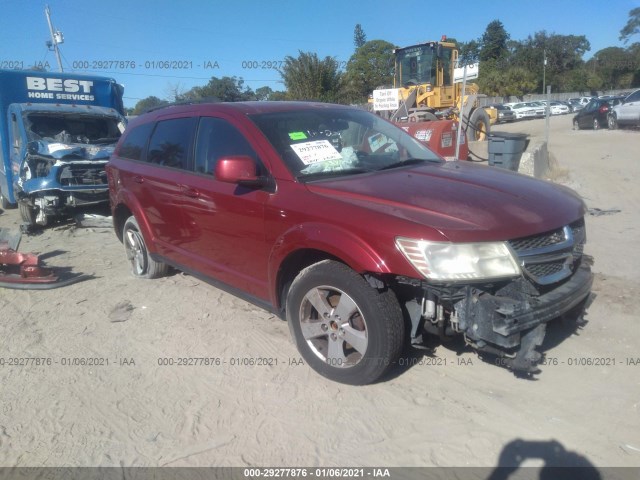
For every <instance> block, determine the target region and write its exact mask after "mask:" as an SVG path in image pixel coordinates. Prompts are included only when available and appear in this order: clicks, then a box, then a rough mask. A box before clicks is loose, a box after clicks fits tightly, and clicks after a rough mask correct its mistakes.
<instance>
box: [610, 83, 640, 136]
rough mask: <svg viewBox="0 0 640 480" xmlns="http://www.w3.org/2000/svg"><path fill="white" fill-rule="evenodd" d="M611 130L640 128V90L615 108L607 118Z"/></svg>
mask: <svg viewBox="0 0 640 480" xmlns="http://www.w3.org/2000/svg"><path fill="white" fill-rule="evenodd" d="M607 124H608V125H609V128H611V129H614V128H617V127H618V126H621V127H622V126H635V127H640V90H636V91H635V92H633V93H631V94H630V95H629V96H628V97H627V98H625V99H624V101H623V102H622V103H621V104H619V105H616V106H614V107H613V111H612V112H611V113H610V114H609V115H608V117H607Z"/></svg>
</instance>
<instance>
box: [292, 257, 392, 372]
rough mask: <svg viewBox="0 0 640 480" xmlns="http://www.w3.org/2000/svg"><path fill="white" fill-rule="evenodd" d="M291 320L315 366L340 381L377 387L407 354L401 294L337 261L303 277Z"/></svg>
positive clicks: (294, 288)
mask: <svg viewBox="0 0 640 480" xmlns="http://www.w3.org/2000/svg"><path fill="white" fill-rule="evenodd" d="M312 301H313V302H315V305H314V304H313V303H312ZM320 310H324V311H323V312H321V311H320ZM287 321H288V322H289V329H290V330H291V335H292V337H293V340H294V342H295V344H296V346H297V347H298V351H299V352H300V354H301V355H302V357H303V358H304V359H305V361H306V362H307V363H308V364H309V366H310V367H311V368H313V369H314V370H315V371H316V372H318V373H319V374H320V375H322V376H324V377H327V378H329V379H330V380H334V381H336V382H340V383H346V384H349V385H365V384H369V383H372V382H374V381H376V380H377V379H378V378H380V376H381V375H383V374H384V373H385V371H386V370H387V369H388V368H389V367H390V366H391V365H392V364H393V363H394V362H395V361H396V359H397V358H398V356H399V355H400V352H401V351H402V345H403V339H404V322H403V318H402V311H401V309H400V305H399V303H398V299H397V298H396V296H395V294H394V293H393V292H392V291H391V290H385V291H382V292H380V291H378V290H376V289H375V288H373V287H372V286H371V285H369V284H368V283H367V281H366V280H365V279H364V278H363V277H362V276H360V275H358V274H357V273H356V272H354V271H353V270H351V269H350V268H349V267H347V266H346V265H343V264H342V263H339V262H335V261H333V260H324V261H322V262H319V263H316V264H314V265H311V266H309V267H307V268H305V269H304V270H302V271H301V272H300V273H299V274H298V276H297V277H296V278H295V280H294V281H293V283H292V284H291V288H290V289H289V292H288V295H287ZM303 330H304V332H303Z"/></svg>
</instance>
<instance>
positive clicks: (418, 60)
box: [396, 45, 436, 85]
mask: <svg viewBox="0 0 640 480" xmlns="http://www.w3.org/2000/svg"><path fill="white" fill-rule="evenodd" d="M396 57H397V61H398V66H399V67H400V85H412V84H413V85H419V84H423V83H431V84H435V83H436V78H435V77H436V69H435V52H434V49H433V48H430V47H429V46H427V45H421V46H418V47H411V48H407V49H404V50H399V51H397V52H396Z"/></svg>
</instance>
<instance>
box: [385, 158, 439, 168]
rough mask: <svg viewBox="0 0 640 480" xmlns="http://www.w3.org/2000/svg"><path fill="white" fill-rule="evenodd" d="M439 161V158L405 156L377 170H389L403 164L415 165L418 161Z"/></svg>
mask: <svg viewBox="0 0 640 480" xmlns="http://www.w3.org/2000/svg"><path fill="white" fill-rule="evenodd" d="M424 162H428V163H440V160H437V159H435V158H434V159H426V158H405V159H404V160H400V161H399V162H394V163H391V164H389V165H385V166H384V167H382V168H380V169H378V170H389V169H390V168H398V167H404V166H405V165H416V164H418V163H424Z"/></svg>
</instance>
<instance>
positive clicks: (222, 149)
mask: <svg viewBox="0 0 640 480" xmlns="http://www.w3.org/2000/svg"><path fill="white" fill-rule="evenodd" d="M236 155H246V156H249V157H251V158H252V159H254V160H255V161H256V162H257V155H256V153H255V151H254V150H253V148H252V147H251V145H249V142H247V140H246V138H244V135H242V133H240V132H239V131H238V129H237V128H236V127H234V126H233V125H231V124H230V123H229V122H227V121H226V120H223V119H221V118H213V117H203V118H201V119H200V125H199V126H198V139H197V141H196V152H195V162H194V163H195V171H196V173H206V174H208V175H213V173H214V170H215V166H216V163H217V162H218V160H220V158H222V157H229V156H236Z"/></svg>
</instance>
